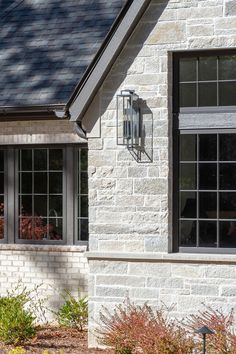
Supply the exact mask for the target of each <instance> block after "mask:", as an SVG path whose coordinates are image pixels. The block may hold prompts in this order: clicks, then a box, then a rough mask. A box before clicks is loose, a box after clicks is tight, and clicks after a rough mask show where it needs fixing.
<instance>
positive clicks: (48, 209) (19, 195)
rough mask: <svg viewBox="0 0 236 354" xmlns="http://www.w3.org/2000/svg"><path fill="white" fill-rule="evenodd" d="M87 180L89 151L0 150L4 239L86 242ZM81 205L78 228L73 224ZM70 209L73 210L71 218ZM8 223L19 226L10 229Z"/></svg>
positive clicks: (0, 229)
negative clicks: (77, 205)
mask: <svg viewBox="0 0 236 354" xmlns="http://www.w3.org/2000/svg"><path fill="white" fill-rule="evenodd" d="M12 160H14V161H13V165H12ZM5 161H6V163H5ZM8 161H9V164H8ZM6 165H7V166H8V168H9V171H8V170H7V169H6V168H5V166H6ZM12 166H13V167H14V166H15V169H14V170H15V172H14V170H13V168H12ZM87 179H88V176H87V149H86V148H80V149H78V148H76V147H69V146H68V147H40V148H38V147H37V148H28V147H26V148H25V147H24V148H21V149H14V148H12V149H10V148H8V149H5V150H0V240H2V241H3V242H10V240H12V241H11V242H13V241H15V242H21V243H22V242H23V243H24V242H27V243H59V244H72V243H74V242H75V243H78V242H81V241H87V240H88V181H87ZM71 187H72V188H73V189H71ZM7 191H8V193H7ZM6 195H7V198H6ZM83 198H87V199H86V200H85V199H83ZM76 204H79V209H78V219H79V228H78V229H77V226H76V225H77V222H74V223H73V221H72V222H71V220H73V219H71V215H72V218H73V215H74V213H73V209H74V206H75V205H76ZM8 205H9V206H10V205H15V207H13V208H11V207H8ZM67 209H68V210H71V211H72V214H71V215H70V214H69V213H68V212H67ZM4 210H8V212H7V213H4ZM7 220H8V221H9V220H11V221H12V224H13V225H14V227H9V228H8V229H6V227H4V226H5V225H8V224H9V222H6V221H7Z"/></svg>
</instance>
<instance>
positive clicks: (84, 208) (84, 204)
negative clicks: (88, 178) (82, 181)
mask: <svg viewBox="0 0 236 354" xmlns="http://www.w3.org/2000/svg"><path fill="white" fill-rule="evenodd" d="M79 216H82V217H88V197H85V196H83V197H80V214H79Z"/></svg>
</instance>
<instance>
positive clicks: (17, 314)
mask: <svg viewBox="0 0 236 354" xmlns="http://www.w3.org/2000/svg"><path fill="white" fill-rule="evenodd" d="M29 303H30V299H29V293H28V292H27V291H26V290H25V288H24V289H23V290H22V291H21V292H20V293H19V294H14V293H8V295H7V296H5V297H0V340H1V341H3V342H4V343H6V344H12V343H14V344H16V343H20V342H22V341H24V340H27V339H29V338H32V337H33V336H34V335H35V333H36V330H35V324H34V322H35V317H34V315H33V313H32V312H31V310H30V309H29V308H27V305H28V307H29Z"/></svg>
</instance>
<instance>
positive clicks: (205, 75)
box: [198, 57, 217, 81]
mask: <svg viewBox="0 0 236 354" xmlns="http://www.w3.org/2000/svg"><path fill="white" fill-rule="evenodd" d="M198 70H199V74H198V76H199V81H209V80H216V79H217V57H200V58H199V67H198Z"/></svg>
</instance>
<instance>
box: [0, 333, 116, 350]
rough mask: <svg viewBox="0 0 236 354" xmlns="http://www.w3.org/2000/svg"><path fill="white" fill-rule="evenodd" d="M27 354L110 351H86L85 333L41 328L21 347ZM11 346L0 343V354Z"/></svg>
mask: <svg viewBox="0 0 236 354" xmlns="http://www.w3.org/2000/svg"><path fill="white" fill-rule="evenodd" d="M22 347H24V349H25V350H26V353H27V354H33V353H36V354H42V352H43V351H44V350H48V351H49V352H52V353H53V354H68V353H70V354H105V353H106V354H109V353H111V352H110V351H106V350H101V349H88V343H87V332H78V331H77V330H74V329H68V328H58V327H46V328H41V329H40V330H39V331H38V333H37V336H36V337H35V338H33V339H32V340H31V341H30V342H28V343H27V344H25V345H22ZM12 348H13V346H10V345H4V344H3V343H0V354H7V353H8V352H9V351H10V350H11V349H12Z"/></svg>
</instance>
